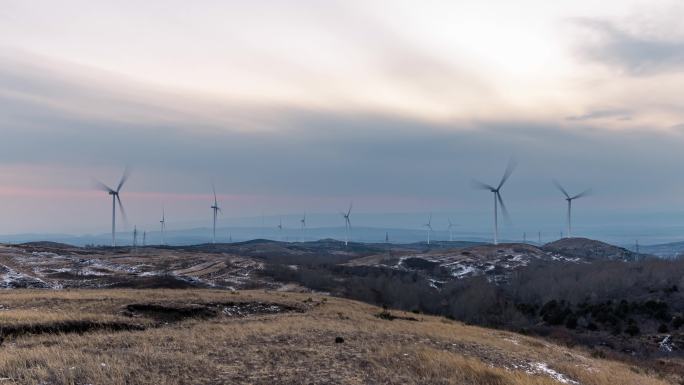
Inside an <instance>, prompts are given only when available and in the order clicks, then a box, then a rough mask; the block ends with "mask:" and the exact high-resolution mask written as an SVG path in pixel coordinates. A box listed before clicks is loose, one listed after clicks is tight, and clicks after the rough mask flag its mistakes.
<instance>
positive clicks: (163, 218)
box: [159, 206, 166, 245]
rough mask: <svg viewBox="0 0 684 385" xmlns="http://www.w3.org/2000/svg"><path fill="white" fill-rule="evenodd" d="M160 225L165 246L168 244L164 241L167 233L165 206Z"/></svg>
mask: <svg viewBox="0 0 684 385" xmlns="http://www.w3.org/2000/svg"><path fill="white" fill-rule="evenodd" d="M159 223H160V224H161V244H162V245H164V244H165V243H166V242H165V240H164V235H165V234H164V232H165V231H166V217H165V212H164V206H162V217H161V221H159Z"/></svg>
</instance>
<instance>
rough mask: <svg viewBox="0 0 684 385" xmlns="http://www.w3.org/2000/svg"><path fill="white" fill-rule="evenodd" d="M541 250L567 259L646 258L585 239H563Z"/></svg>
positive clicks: (628, 259) (622, 259)
mask: <svg viewBox="0 0 684 385" xmlns="http://www.w3.org/2000/svg"><path fill="white" fill-rule="evenodd" d="M542 249H543V250H545V251H547V252H551V253H556V254H559V255H562V256H565V257H569V258H582V259H584V260H589V261H591V260H621V261H635V260H639V259H643V258H645V257H648V255H646V254H637V253H635V252H633V251H629V250H627V249H624V248H622V247H618V246H613V245H609V244H607V243H604V242H601V241H596V240H593V239H587V238H563V239H559V240H557V241H555V242H551V243H547V244H545V245H544V246H543V247H542Z"/></svg>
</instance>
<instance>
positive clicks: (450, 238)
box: [447, 218, 456, 242]
mask: <svg viewBox="0 0 684 385" xmlns="http://www.w3.org/2000/svg"><path fill="white" fill-rule="evenodd" d="M448 220H449V227H448V228H447V229H448V230H449V241H450V242H451V241H453V240H454V231H453V230H452V229H453V228H454V226H456V225H454V224H453V222H451V218H449V219H448Z"/></svg>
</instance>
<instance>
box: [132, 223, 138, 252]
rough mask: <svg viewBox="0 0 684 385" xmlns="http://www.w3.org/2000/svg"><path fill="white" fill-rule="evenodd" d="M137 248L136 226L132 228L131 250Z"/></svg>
mask: <svg viewBox="0 0 684 385" xmlns="http://www.w3.org/2000/svg"><path fill="white" fill-rule="evenodd" d="M136 247H138V226H133V248H136Z"/></svg>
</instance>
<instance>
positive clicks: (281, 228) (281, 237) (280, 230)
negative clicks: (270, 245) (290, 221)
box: [278, 217, 283, 242]
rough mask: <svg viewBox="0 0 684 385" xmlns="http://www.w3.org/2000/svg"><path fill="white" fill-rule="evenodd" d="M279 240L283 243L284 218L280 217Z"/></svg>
mask: <svg viewBox="0 0 684 385" xmlns="http://www.w3.org/2000/svg"><path fill="white" fill-rule="evenodd" d="M278 240H279V241H280V242H282V241H283V217H280V220H279V222H278Z"/></svg>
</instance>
